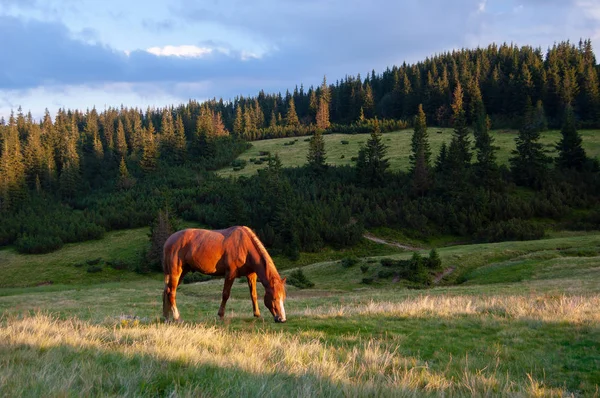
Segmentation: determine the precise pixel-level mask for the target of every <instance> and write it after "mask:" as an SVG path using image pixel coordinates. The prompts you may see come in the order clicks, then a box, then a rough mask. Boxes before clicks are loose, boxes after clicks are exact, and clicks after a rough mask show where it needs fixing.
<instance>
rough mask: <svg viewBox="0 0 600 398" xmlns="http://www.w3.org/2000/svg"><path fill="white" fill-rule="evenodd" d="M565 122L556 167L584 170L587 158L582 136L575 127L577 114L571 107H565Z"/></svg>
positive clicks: (557, 147) (558, 144)
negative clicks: (582, 144)
mask: <svg viewBox="0 0 600 398" xmlns="http://www.w3.org/2000/svg"><path fill="white" fill-rule="evenodd" d="M563 120H564V121H563V126H562V129H561V131H560V133H561V135H562V138H561V139H560V141H559V142H558V143H557V144H556V149H557V150H558V157H557V158H556V165H557V166H558V167H559V168H561V169H575V170H582V169H583V167H584V165H585V163H586V160H587V156H586V154H585V150H584V149H583V147H582V146H581V142H582V141H581V136H580V135H579V133H578V132H577V128H576V126H575V114H574V113H573V107H572V106H571V105H567V106H566V107H565V116H564V118H563Z"/></svg>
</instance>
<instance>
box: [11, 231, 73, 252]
mask: <svg viewBox="0 0 600 398" xmlns="http://www.w3.org/2000/svg"><path fill="white" fill-rule="evenodd" d="M62 246H63V241H62V239H60V238H59V237H58V236H55V235H35V236H30V235H27V234H23V235H22V236H21V237H19V239H17V241H16V242H15V248H16V249H17V251H18V252H19V253H25V254H44V253H50V252H53V251H55V250H58V249H60V248H61V247H62Z"/></svg>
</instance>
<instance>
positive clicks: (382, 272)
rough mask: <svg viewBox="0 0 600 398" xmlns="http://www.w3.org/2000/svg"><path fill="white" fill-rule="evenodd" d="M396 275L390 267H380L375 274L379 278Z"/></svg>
mask: <svg viewBox="0 0 600 398" xmlns="http://www.w3.org/2000/svg"><path fill="white" fill-rule="evenodd" d="M394 275H396V272H395V271H393V270H391V269H382V270H380V271H379V272H378V273H377V276H378V277H379V278H381V279H387V278H391V277H392V276H394Z"/></svg>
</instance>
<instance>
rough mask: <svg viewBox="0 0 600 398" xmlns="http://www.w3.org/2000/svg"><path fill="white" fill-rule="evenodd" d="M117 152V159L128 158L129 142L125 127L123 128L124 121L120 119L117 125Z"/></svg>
mask: <svg viewBox="0 0 600 398" xmlns="http://www.w3.org/2000/svg"><path fill="white" fill-rule="evenodd" d="M115 151H116V154H117V158H122V157H125V156H127V140H126V139H125V127H123V121H122V120H121V119H119V122H118V124H117V131H116V137H115Z"/></svg>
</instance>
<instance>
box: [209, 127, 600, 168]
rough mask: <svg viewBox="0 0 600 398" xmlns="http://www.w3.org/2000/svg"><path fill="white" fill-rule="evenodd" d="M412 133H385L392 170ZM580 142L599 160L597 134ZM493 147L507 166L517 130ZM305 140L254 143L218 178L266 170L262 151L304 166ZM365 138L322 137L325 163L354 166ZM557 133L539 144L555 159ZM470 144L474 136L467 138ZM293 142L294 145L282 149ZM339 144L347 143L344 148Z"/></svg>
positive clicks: (499, 134)
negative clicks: (238, 165)
mask: <svg viewBox="0 0 600 398" xmlns="http://www.w3.org/2000/svg"><path fill="white" fill-rule="evenodd" d="M427 131H428V133H429V142H430V146H431V151H432V153H433V156H434V157H435V156H437V154H438V153H439V150H440V147H441V146H442V143H446V144H448V143H449V142H450V140H451V139H452V129H450V128H438V127H429V128H428V130H427ZM412 133H413V130H412V129H405V130H400V131H394V132H391V133H385V134H384V135H383V142H384V144H385V145H387V146H388V152H387V156H388V157H389V160H390V169H391V170H407V169H408V166H409V155H410V151H411V149H410V148H411V144H410V140H411V137H412ZM579 133H580V134H581V136H582V138H583V147H584V149H585V150H586V151H587V155H588V156H591V157H598V156H599V155H600V140H599V139H598V137H599V135H598V130H581V131H580V132H579ZM491 134H492V136H493V137H494V140H495V142H494V145H495V146H497V147H498V151H497V159H498V163H499V164H505V165H508V159H509V158H510V156H512V155H511V152H512V151H513V150H514V149H515V138H516V136H517V131H516V130H492V132H491ZM308 138H310V137H290V138H276V139H270V140H261V141H253V142H252V148H250V149H249V150H247V151H246V152H244V153H243V154H241V155H240V156H239V157H238V158H239V159H243V160H246V161H248V164H247V165H246V167H245V168H244V169H242V170H239V171H234V170H233V168H232V167H230V166H228V167H225V168H223V169H221V170H219V171H218V174H219V175H221V176H230V175H232V176H242V175H245V176H248V175H252V174H254V173H256V170H258V169H261V168H265V167H266V162H264V163H263V164H262V165H256V164H254V163H253V162H250V159H251V158H254V159H259V158H260V157H261V155H260V152H261V151H268V152H270V153H271V154H272V155H275V154H279V157H280V158H281V161H282V164H283V166H284V167H299V166H302V165H304V164H306V155H307V153H308V141H307V140H308ZM368 138H369V135H368V134H353V135H351V134H327V135H325V136H324V140H325V149H326V151H327V163H328V164H331V165H336V166H344V165H354V162H353V161H352V157H355V156H357V155H358V150H359V148H360V146H361V145H362V144H364V143H366V141H367V139H368ZM560 138H561V135H560V131H559V130H551V131H545V132H543V133H542V134H541V137H540V142H541V143H542V144H543V145H544V146H545V149H546V150H547V151H548V152H549V154H550V155H551V156H555V149H554V146H555V144H556V143H557V142H558V141H559V140H560ZM470 140H471V142H473V136H471V138H470ZM293 141H295V142H294V144H293V145H284V144H289V143H290V142H293ZM342 141H345V142H347V144H343V143H342Z"/></svg>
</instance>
